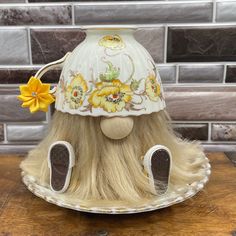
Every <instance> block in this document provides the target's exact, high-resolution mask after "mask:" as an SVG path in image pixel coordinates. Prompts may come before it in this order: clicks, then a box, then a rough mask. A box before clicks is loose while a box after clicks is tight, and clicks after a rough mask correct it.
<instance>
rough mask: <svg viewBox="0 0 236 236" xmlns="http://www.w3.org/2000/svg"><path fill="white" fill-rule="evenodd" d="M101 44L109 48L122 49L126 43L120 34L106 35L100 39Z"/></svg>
mask: <svg viewBox="0 0 236 236" xmlns="http://www.w3.org/2000/svg"><path fill="white" fill-rule="evenodd" d="M99 45H100V46H102V47H105V48H109V49H112V50H114V49H122V48H124V47H125V43H124V42H123V40H122V38H121V37H120V36H119V35H117V34H116V35H106V36H104V37H103V38H102V39H100V41H99Z"/></svg>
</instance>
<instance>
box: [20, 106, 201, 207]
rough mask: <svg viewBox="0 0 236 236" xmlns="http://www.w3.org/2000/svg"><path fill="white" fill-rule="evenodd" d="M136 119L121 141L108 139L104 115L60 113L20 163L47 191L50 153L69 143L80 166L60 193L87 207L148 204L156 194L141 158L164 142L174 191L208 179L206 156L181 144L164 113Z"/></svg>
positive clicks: (194, 145) (194, 147) (195, 147)
mask: <svg viewBox="0 0 236 236" xmlns="http://www.w3.org/2000/svg"><path fill="white" fill-rule="evenodd" d="M133 118H134V128H133V131H132V132H131V134H130V135H129V136H128V137H126V138H124V139H122V140H112V139H109V138H107V137H105V136H104V135H103V134H102V131H101V129H100V120H101V118H100V117H88V116H86V117H82V116H78V115H70V114H67V113H62V112H59V111H56V112H55V113H54V115H53V120H52V123H51V127H50V128H49V132H48V135H47V136H46V137H45V138H44V140H43V141H42V142H41V143H40V144H39V145H38V146H37V147H36V148H35V149H34V150H32V151H31V152H30V153H29V154H28V156H27V157H26V159H25V160H24V161H23V162H22V163H21V168H22V170H24V171H25V172H26V173H28V174H30V175H33V176H35V177H36V179H37V181H38V183H39V184H41V185H43V186H47V187H48V188H49V169H48V166H47V152H48V148H49V146H50V145H51V144H52V143H53V142H55V141H58V140H64V141H67V142H70V143H71V144H72V146H73V148H74V151H75V156H76V165H75V166H74V168H73V172H72V177H71V182H70V187H69V189H68V191H67V192H66V193H64V194H62V198H63V199H64V200H66V201H68V202H70V201H76V202H78V204H83V205H84V206H87V207H91V206H135V205H137V204H139V205H140V204H148V203H149V202H151V201H152V200H153V198H154V197H156V196H154V195H153V194H152V190H151V188H150V185H149V183H148V177H147V176H146V174H145V172H144V170H143V165H142V159H141V157H142V156H143V155H144V154H145V153H146V151H147V150H148V149H149V148H150V147H152V146H154V145H156V144H161V145H164V146H166V147H168V148H169V149H170V150H171V152H172V158H173V159H172V171H171V175H170V190H174V191H177V190H178V189H181V187H184V186H185V185H186V184H189V183H192V182H194V181H197V180H201V179H203V178H204V172H203V169H202V168H201V166H202V164H203V162H205V161H204V159H203V158H202V157H203V156H204V153H203V151H202V149H201V147H200V146H199V144H198V143H197V142H188V141H187V140H181V139H180V138H179V137H178V136H177V135H176V134H174V132H173V130H172V128H171V126H170V125H169V124H170V119H169V117H168V114H167V113H166V111H160V112H158V113H152V114H150V115H142V116H139V117H133Z"/></svg>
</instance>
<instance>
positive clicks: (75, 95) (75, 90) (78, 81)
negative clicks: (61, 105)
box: [65, 74, 88, 109]
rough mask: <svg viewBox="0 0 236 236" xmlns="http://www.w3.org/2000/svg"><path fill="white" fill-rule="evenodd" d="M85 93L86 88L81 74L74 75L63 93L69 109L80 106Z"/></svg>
mask: <svg viewBox="0 0 236 236" xmlns="http://www.w3.org/2000/svg"><path fill="white" fill-rule="evenodd" d="M87 91H88V87H87V84H86V81H85V80H84V78H83V76H82V75H81V74H76V75H74V77H73V79H72V80H71V82H70V84H69V86H68V87H67V88H66V92H65V97H66V100H67V101H68V102H69V106H70V108H71V109H77V108H79V107H80V106H82V104H83V101H84V98H85V93H86V92H87Z"/></svg>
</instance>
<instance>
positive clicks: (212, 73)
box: [179, 64, 224, 83]
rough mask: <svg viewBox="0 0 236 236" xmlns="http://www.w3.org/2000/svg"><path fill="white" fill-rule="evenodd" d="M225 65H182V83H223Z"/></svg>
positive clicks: (180, 70)
mask: <svg viewBox="0 0 236 236" xmlns="http://www.w3.org/2000/svg"><path fill="white" fill-rule="evenodd" d="M223 75H224V66H223V65H211V64H208V65H191V64H190V65H181V66H180V67H179V82H180V83H221V82H223Z"/></svg>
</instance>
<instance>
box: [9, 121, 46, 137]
mask: <svg viewBox="0 0 236 236" xmlns="http://www.w3.org/2000/svg"><path fill="white" fill-rule="evenodd" d="M46 130H47V125H33V124H32V125H10V124H9V125H7V140H8V141H38V140H41V139H42V138H43V137H44V135H45V132H46Z"/></svg>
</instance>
